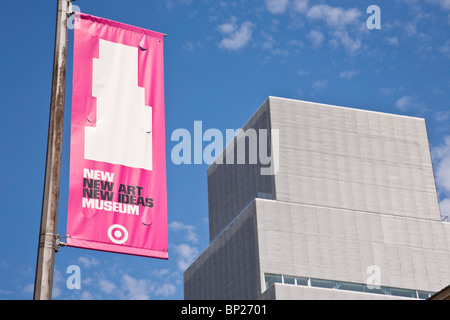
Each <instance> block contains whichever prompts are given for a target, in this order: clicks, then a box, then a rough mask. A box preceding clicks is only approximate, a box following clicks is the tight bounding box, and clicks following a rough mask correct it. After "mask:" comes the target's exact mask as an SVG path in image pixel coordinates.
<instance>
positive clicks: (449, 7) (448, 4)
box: [426, 0, 450, 10]
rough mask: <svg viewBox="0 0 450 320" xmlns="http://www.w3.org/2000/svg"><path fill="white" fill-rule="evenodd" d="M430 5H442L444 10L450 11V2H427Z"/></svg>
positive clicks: (444, 0) (434, 0) (446, 0)
mask: <svg viewBox="0 0 450 320" xmlns="http://www.w3.org/2000/svg"><path fill="white" fill-rule="evenodd" d="M426 1H427V2H429V3H434V4H437V5H440V6H441V7H442V9H444V10H450V0H426Z"/></svg>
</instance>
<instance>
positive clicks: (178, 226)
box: [169, 221, 198, 243]
mask: <svg viewBox="0 0 450 320" xmlns="http://www.w3.org/2000/svg"><path fill="white" fill-rule="evenodd" d="M169 228H170V229H171V230H173V231H186V239H187V240H188V241H190V242H192V243H197V242H198V236H197V233H196V232H195V227H194V226H191V225H186V224H184V223H181V222H178V221H173V222H171V223H170V224H169Z"/></svg>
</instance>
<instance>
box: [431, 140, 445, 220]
mask: <svg viewBox="0 0 450 320" xmlns="http://www.w3.org/2000/svg"><path fill="white" fill-rule="evenodd" d="M431 156H432V158H433V166H434V175H435V179H436V187H437V190H438V193H439V194H440V195H441V196H444V198H442V199H441V201H440V202H439V206H440V209H441V215H443V216H448V217H449V219H450V136H445V137H444V141H443V143H441V145H439V146H438V147H434V148H432V149H431Z"/></svg>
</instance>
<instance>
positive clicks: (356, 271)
mask: <svg viewBox="0 0 450 320" xmlns="http://www.w3.org/2000/svg"><path fill="white" fill-rule="evenodd" d="M248 129H254V130H256V132H258V133H259V132H261V131H259V130H260V129H267V130H268V132H269V135H268V141H269V146H268V154H272V159H271V163H270V166H272V168H275V169H274V174H269V175H267V174H266V175H262V174H261V168H264V167H268V166H269V165H267V163H264V164H263V163H261V161H258V162H257V163H253V164H252V162H251V161H250V156H249V155H248V154H247V155H246V158H245V160H246V162H245V164H237V161H234V164H229V163H230V162H233V161H227V158H228V160H232V158H230V157H235V159H234V160H236V154H237V152H236V151H238V145H239V141H237V140H239V139H238V138H235V141H234V142H233V143H230V144H229V145H228V146H227V147H226V148H225V150H224V151H223V154H224V155H226V156H225V161H223V162H224V164H219V163H213V164H212V165H211V166H210V167H209V168H208V172H207V175H208V202H209V230H210V244H209V246H208V248H206V249H205V250H204V252H202V254H201V255H200V256H199V257H198V258H197V259H196V260H195V261H194V262H193V263H192V264H191V266H190V267H189V268H188V269H187V270H186V271H185V273H184V295H185V299H232V300H234V299H426V298H428V297H429V296H430V295H431V294H432V293H434V292H438V291H440V290H441V289H442V288H444V287H446V286H447V285H448V284H449V283H450V268H449V266H450V224H449V223H444V222H442V221H441V215H440V210H439V204H438V198H437V193H436V185H435V180H434V175H433V168H432V162H431V156H430V149H429V144H428V138H427V131H426V126H425V120H424V119H421V118H413V117H407V116H399V115H392V114H385V113H380V112H371V111H366V110H357V109H351V108H345V107H337V106H330V105H324V104H318V103H311V102H305V101H297V100H290V99H283V98H275V97H269V98H268V99H267V100H266V101H265V102H264V103H263V104H262V105H261V107H260V108H259V109H258V110H257V111H256V112H255V114H254V115H253V116H252V117H251V119H250V120H249V121H248V122H247V124H246V125H245V126H244V127H243V132H247V131H249V130H248ZM275 133H277V134H275ZM259 138H261V136H260V137H259ZM240 139H244V140H245V137H241V138H240ZM247 140H249V139H247ZM247 143H248V144H247V148H246V150H248V148H249V144H250V141H247ZM232 151H234V152H232ZM275 155H276V156H275ZM219 158H220V157H219Z"/></svg>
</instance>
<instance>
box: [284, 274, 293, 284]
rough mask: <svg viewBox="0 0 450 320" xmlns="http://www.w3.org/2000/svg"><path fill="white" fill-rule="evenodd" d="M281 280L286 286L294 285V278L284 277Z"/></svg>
mask: <svg viewBox="0 0 450 320" xmlns="http://www.w3.org/2000/svg"><path fill="white" fill-rule="evenodd" d="M283 279H284V283H286V284H295V278H294V277H289V276H284V277H283Z"/></svg>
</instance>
